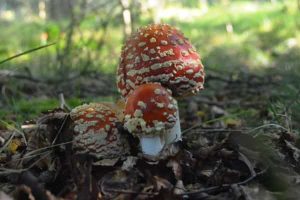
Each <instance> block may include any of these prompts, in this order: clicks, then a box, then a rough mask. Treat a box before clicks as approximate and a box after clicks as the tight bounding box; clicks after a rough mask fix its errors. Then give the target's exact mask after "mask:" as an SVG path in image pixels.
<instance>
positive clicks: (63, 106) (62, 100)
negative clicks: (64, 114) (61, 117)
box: [58, 93, 71, 112]
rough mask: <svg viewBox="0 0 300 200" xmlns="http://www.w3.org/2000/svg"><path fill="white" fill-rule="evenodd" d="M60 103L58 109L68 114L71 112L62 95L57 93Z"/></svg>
mask: <svg viewBox="0 0 300 200" xmlns="http://www.w3.org/2000/svg"><path fill="white" fill-rule="evenodd" d="M58 97H59V101H60V108H61V109H66V110H67V111H68V112H69V111H70V110H71V108H70V106H69V105H68V104H67V103H66V101H65V97H64V94H63V93H59V95H58Z"/></svg>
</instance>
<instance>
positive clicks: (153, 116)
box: [124, 83, 177, 156]
mask: <svg viewBox="0 0 300 200" xmlns="http://www.w3.org/2000/svg"><path fill="white" fill-rule="evenodd" d="M176 108H177V102H176V100H175V99H174V98H173V97H172V96H171V91H170V90H167V89H165V88H164V87H162V86H161V85H160V84H159V83H147V84H143V85H140V86H138V87H137V88H136V89H135V90H134V91H133V92H132V93H131V94H129V95H128V98H127V100H126V105H125V111H124V114H125V118H124V127H125V128H126V129H127V130H128V131H129V132H131V133H132V134H134V135H135V136H138V137H139V138H140V143H141V148H142V152H143V153H144V154H147V155H152V156H154V155H157V154H158V153H159V152H160V151H161V150H162V148H163V147H164V145H165V143H166V139H167V138H168V135H169V134H170V130H171V129H172V128H173V127H174V125H175V123H176V112H177V109H176Z"/></svg>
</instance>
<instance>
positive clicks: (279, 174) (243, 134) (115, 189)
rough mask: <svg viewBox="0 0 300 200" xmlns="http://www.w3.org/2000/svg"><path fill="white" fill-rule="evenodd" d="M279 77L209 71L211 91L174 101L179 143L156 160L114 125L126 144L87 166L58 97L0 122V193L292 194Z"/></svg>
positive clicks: (292, 162) (293, 150) (296, 153)
mask: <svg viewBox="0 0 300 200" xmlns="http://www.w3.org/2000/svg"><path fill="white" fill-rule="evenodd" d="M96 79H97V80H101V79H99V77H97V78H96ZM278 79H280V77H278V76H257V75H250V74H247V76H242V75H240V76H238V78H235V77H231V76H227V78H225V77H223V76H221V75H220V74H217V73H212V72H210V73H209V74H208V76H207V80H206V89H208V88H214V89H211V92H208V93H205V92H203V93H202V94H201V93H200V94H199V95H196V96H193V97H187V98H184V99H181V100H179V105H180V115H181V126H182V133H183V140H182V141H180V142H177V143H174V144H172V145H171V146H169V147H168V148H166V150H165V151H166V155H167V156H162V157H161V158H160V159H159V161H157V162H153V161H151V160H149V159H148V158H145V157H144V156H143V155H142V154H140V151H139V148H138V144H137V142H136V140H135V139H134V138H132V136H130V134H128V132H126V131H125V130H124V129H122V128H120V133H121V134H122V135H125V136H126V138H127V139H128V141H129V142H130V149H131V150H130V153H128V154H127V155H126V156H124V157H123V158H120V159H119V160H118V161H117V162H116V163H114V164H113V165H111V164H107V163H110V161H109V160H108V161H105V162H104V164H103V163H102V164H98V165H96V164H93V161H91V158H90V157H88V156H86V155H80V156H78V155H77V154H75V153H74V152H73V151H72V150H70V149H72V147H71V146H70V145H71V143H70V141H72V139H70V138H68V137H67V136H66V134H65V130H67V129H68V126H69V123H68V119H69V118H68V116H69V112H68V111H67V110H66V109H65V108H66V105H65V103H66V102H64V98H63V95H60V97H61V98H60V103H61V106H60V107H58V108H56V109H54V107H53V109H52V110H51V111H47V112H44V113H41V114H40V115H39V116H38V117H36V118H35V119H32V120H29V119H28V121H26V122H25V123H23V124H22V125H21V128H17V127H15V126H13V125H12V124H9V123H6V122H4V121H2V125H1V127H0V137H1V142H2V144H1V152H0V153H1V154H0V157H1V159H0V165H1V169H0V170H1V171H0V183H1V188H2V193H1V195H2V196H1V197H3V198H4V196H6V195H9V196H12V197H14V199H26V198H29V199H30V198H32V197H34V198H35V199H76V198H77V199H96V198H98V199H297V198H298V197H299V195H300V194H299V191H300V190H299V188H300V185H299V183H300V182H299V177H300V176H299V173H300V171H299V169H300V168H299V167H300V139H299V133H298V132H297V129H294V128H293V127H296V126H297V123H296V122H293V120H292V119H290V116H289V112H288V110H287V109H284V108H285V107H282V105H276V106H274V107H271V108H270V107H269V99H270V98H271V97H272V94H273V93H272V89H273V88H276V85H277V84H278ZM89 80H90V79H89ZM103 80H105V79H103ZM23 81H24V83H23V85H26V84H25V83H27V84H29V86H27V88H28V87H29V88H31V90H30V91H31V93H30V95H33V96H34V95H37V96H38V95H40V94H39V91H42V90H43V84H31V85H30V82H31V80H23ZM91 82H92V81H91ZM98 82H99V81H98ZM85 83H86V84H87V82H85ZM103 84H104V83H103ZM107 84H111V80H107ZM38 87H41V88H38ZM60 87H64V86H63V85H61V86H60ZM82 87H83V86H82ZM87 88H90V87H87ZM96 88H97V89H98V90H99V92H100V91H101V92H107V94H110V95H113V93H111V92H109V91H105V90H104V88H109V85H107V86H105V87H96ZM101 88H102V90H101ZM50 89H51V88H48V89H47V91H49V92H51V90H50ZM98 90H97V91H95V90H92V91H90V92H91V93H93V92H98ZM24 91H25V90H24ZM24 91H22V92H24ZM33 91H35V92H37V93H36V94H35V93H34V92H33ZM70 91H71V88H70ZM86 91H87V92H88V91H89V90H86ZM212 91H213V92H212ZM91 93H89V94H88V96H91ZM67 95H68V94H67ZM259 123H260V124H259ZM68 149H69V150H68ZM169 152H172V153H169ZM107 165H108V166H107ZM4 192H5V193H4ZM5 198H6V199H10V197H8V196H6V197H5Z"/></svg>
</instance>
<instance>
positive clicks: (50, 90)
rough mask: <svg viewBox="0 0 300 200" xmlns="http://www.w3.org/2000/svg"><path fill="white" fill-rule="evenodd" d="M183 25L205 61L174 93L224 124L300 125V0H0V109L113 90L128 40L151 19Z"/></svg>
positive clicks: (3, 115) (23, 109)
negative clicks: (194, 90) (197, 86)
mask: <svg viewBox="0 0 300 200" xmlns="http://www.w3.org/2000/svg"><path fill="white" fill-rule="evenodd" d="M160 22H163V23H169V24H171V25H174V26H176V27H177V28H179V29H180V30H181V31H182V32H183V33H184V34H185V36H186V37H188V38H189V39H190V40H191V42H192V43H193V44H194V46H195V47H196V49H197V51H198V52H199V53H200V55H201V57H202V61H203V63H204V65H205V68H206V73H207V80H206V85H205V87H206V88H205V90H203V91H202V92H200V94H199V95H197V96H196V97H191V98H187V99H183V100H181V102H180V106H181V108H184V110H185V114H188V115H190V116H191V115H195V116H196V117H197V118H200V119H201V120H202V121H208V120H210V119H211V118H213V117H212V115H214V117H215V115H218V114H220V113H221V114H222V116H223V115H224V113H226V116H227V118H226V120H225V123H226V124H227V126H232V125H233V126H235V125H236V124H239V123H243V124H245V125H247V126H254V125H259V124H263V123H273V122H274V123H275V122H276V123H277V124H281V125H282V126H284V127H286V128H299V127H300V124H299V122H300V100H299V99H300V98H299V97H300V0H252V1H250V0H248V1H246V0H244V1H242V0H28V1H23V0H0V27H1V29H0V38H1V43H0V61H2V60H5V59H7V58H10V57H12V56H14V55H17V54H19V53H22V52H25V51H27V50H31V49H32V50H34V48H37V47H40V46H43V45H46V44H52V43H55V44H54V45H51V46H49V47H46V48H42V49H39V50H36V51H32V52H30V53H26V54H24V55H22V56H20V57H17V58H15V59H12V60H9V61H7V62H2V63H1V64H0V89H1V94H0V108H1V110H0V119H1V120H5V121H6V122H10V123H17V124H19V123H22V122H23V121H24V120H29V119H31V118H34V117H35V116H37V115H38V114H39V113H40V112H42V111H46V110H48V109H53V108H55V107H58V106H59V105H60V101H59V98H58V95H59V94H60V93H63V95H64V97H65V98H66V101H67V103H68V104H69V105H70V106H71V107H74V106H76V105H80V104H82V103H84V102H90V101H114V100H116V99H117V98H119V94H118V92H117V89H116V84H115V71H116V68H117V65H118V62H119V56H120V51H121V48H122V44H123V42H124V40H126V38H127V37H128V36H129V35H130V34H131V33H132V32H134V31H136V29H137V28H139V27H141V26H144V25H147V24H149V23H160Z"/></svg>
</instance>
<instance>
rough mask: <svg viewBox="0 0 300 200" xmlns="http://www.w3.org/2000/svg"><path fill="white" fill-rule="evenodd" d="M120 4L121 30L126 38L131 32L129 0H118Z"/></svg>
mask: <svg viewBox="0 0 300 200" xmlns="http://www.w3.org/2000/svg"><path fill="white" fill-rule="evenodd" d="M120 3H121V6H122V14H123V23H124V26H123V32H124V36H125V39H126V38H128V37H129V36H130V35H131V33H132V23H131V11H130V9H129V8H130V2H129V0H120Z"/></svg>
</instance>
